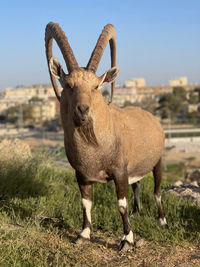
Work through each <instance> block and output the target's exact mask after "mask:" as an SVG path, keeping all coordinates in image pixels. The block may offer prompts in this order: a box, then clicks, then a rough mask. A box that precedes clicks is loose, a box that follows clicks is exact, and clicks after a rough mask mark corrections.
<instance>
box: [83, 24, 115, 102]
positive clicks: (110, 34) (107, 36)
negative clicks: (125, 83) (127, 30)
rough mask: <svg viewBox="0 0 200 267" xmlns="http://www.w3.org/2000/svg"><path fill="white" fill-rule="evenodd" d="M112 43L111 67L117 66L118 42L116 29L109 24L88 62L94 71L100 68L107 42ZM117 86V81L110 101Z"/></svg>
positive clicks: (112, 89)
mask: <svg viewBox="0 0 200 267" xmlns="http://www.w3.org/2000/svg"><path fill="white" fill-rule="evenodd" d="M108 42H109V44H110V53H111V67H114V66H116V50H117V43H116V31H115V27H114V26H113V25H112V24H107V25H106V26H105V27H104V29H103V31H102V33H101V35H100V36H99V39H98V41H97V43H96V46H95V48H94V50H93V52H92V55H91V57H90V60H89V62H88V64H87V67H86V68H87V69H88V70H91V71H93V72H94V73H96V70H97V68H98V65H99V63H100V60H101V57H102V55H103V52H104V50H105V48H106V45H107V43H108ZM114 88H115V82H113V83H112V85H111V100H110V103H111V102H112V101H113V93H114Z"/></svg>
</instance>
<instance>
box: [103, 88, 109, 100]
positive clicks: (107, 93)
mask: <svg viewBox="0 0 200 267" xmlns="http://www.w3.org/2000/svg"><path fill="white" fill-rule="evenodd" d="M102 94H103V96H104V97H106V98H108V97H109V95H110V94H109V92H108V90H107V89H105V90H104V91H103V93H102Z"/></svg>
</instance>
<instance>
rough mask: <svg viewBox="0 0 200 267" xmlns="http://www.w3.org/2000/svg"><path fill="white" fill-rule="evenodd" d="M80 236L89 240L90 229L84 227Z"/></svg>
mask: <svg viewBox="0 0 200 267" xmlns="http://www.w3.org/2000/svg"><path fill="white" fill-rule="evenodd" d="M80 236H82V237H84V238H87V239H90V228H89V227H86V228H85V229H83V230H82V231H81V233H80Z"/></svg>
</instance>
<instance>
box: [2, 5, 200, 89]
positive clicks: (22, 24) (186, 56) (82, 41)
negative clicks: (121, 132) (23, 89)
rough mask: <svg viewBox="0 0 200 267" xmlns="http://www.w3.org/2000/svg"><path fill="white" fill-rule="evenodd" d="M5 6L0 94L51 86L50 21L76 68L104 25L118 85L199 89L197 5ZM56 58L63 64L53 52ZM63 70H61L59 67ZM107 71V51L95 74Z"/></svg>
mask: <svg viewBox="0 0 200 267" xmlns="http://www.w3.org/2000/svg"><path fill="white" fill-rule="evenodd" d="M59 3H60V5H59V6H58V5H57V6H55V2H54V1H48V7H47V6H46V4H45V1H44V2H40V1H37V0H36V1H34V2H27V1H22V0H20V1H18V2H17V3H14V2H12V3H11V1H6V2H4V3H2V4H1V17H0V22H1V25H3V27H2V37H3V38H2V42H1V44H0V49H1V64H0V72H1V79H0V90H1V91H2V90H4V89H5V88H6V87H12V88H14V87H16V86H17V85H20V84H23V85H25V86H31V85H32V84H39V83H42V84H47V83H50V79H49V74H48V69H47V63H46V58H45V49H44V30H45V26H46V24H47V23H48V22H49V21H54V22H58V23H59V24H60V26H61V27H62V29H63V30H64V31H65V33H66V35H67V37H68V39H69V42H70V45H71V47H72V49H73V51H74V54H75V56H76V58H77V61H78V62H79V65H80V66H85V65H86V64H87V61H88V60H89V57H90V54H91V52H92V50H93V48H94V46H95V44H96V41H97V38H98V36H99V34H100V33H101V31H102V29H103V27H104V26H105V25H106V24H107V23H112V24H113V25H114V26H115V28H116V31H117V65H118V66H119V68H120V72H119V77H118V78H117V81H116V83H117V84H123V83H124V81H125V80H130V79H132V78H133V77H144V78H145V80H146V83H147V86H152V85H162V84H165V85H166V84H167V83H168V80H170V79H175V78H178V77H180V76H187V77H188V81H189V84H194V83H197V84H200V75H199V74H200V71H199V70H200V45H199V43H200V36H199V34H198V32H199V28H200V19H199V16H198V15H199V10H200V2H198V1H195V0H192V1H190V2H189V1H180V0H177V1H176V2H175V1H172V0H170V1H167V2H165V3H163V2H162V3H161V2H160V1H157V0H153V1H151V3H150V2H149V1H140V2H138V1H129V0H127V1H126V2H123V3H122V2H121V1H119V0H117V1H109V2H107V1H105V0H102V1H96V2H95V3H94V1H91V0H86V1H84V2H82V1H78V0H77V1H74V2H73V3H72V2H67V3H66V1H59ZM54 52H55V56H56V57H58V59H59V60H60V61H61V63H62V64H63V60H62V57H61V56H60V52H59V51H58V49H57V48H55V49H54ZM63 67H64V69H66V68H65V66H64V64H63ZM109 68H110V56H109V47H107V48H106V51H105V53H104V55H103V58H102V61H101V63H100V66H99V68H98V71H97V74H98V75H101V74H103V73H104V72H105V71H106V70H107V69H109Z"/></svg>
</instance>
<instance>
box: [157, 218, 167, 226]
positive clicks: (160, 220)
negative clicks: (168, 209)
mask: <svg viewBox="0 0 200 267" xmlns="http://www.w3.org/2000/svg"><path fill="white" fill-rule="evenodd" d="M159 223H160V226H162V227H163V226H165V227H166V226H167V220H166V218H165V217H164V218H163V219H162V218H159Z"/></svg>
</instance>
